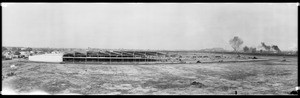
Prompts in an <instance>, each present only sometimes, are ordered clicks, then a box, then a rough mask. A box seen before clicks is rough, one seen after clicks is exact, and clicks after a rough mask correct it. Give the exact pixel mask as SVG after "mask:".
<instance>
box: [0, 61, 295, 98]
mask: <svg viewBox="0 0 300 98" xmlns="http://www.w3.org/2000/svg"><path fill="white" fill-rule="evenodd" d="M265 58H271V59H278V60H270V61H259V62H237V63H210V64H201V63H200V64H159V65H95V64H92V65H85V64H53V63H52V64H51V63H30V62H18V61H2V75H4V76H5V77H2V78H4V79H2V84H3V85H2V87H9V88H11V89H13V90H14V91H15V92H17V93H29V92H33V91H37V90H38V91H43V92H46V93H48V94H143V95H144V94H146V95H153V94H154V95H157V94H158V95H161V94H163V95H168V94H172V95H174V94H175V95H181V94H184V95H186V94H196V95H231V94H234V92H235V91H237V92H238V94H242V95H248V94H271V95H274V94H275V95H286V94H288V93H289V92H290V91H292V90H294V87H296V86H297V84H298V78H297V77H298V76H297V75H298V58H297V57H288V58H286V59H287V61H285V62H283V61H281V58H282V57H265ZM11 65H15V67H13V68H12V67H10V66H11ZM9 73H14V74H13V75H9V76H6V75H8V74H9Z"/></svg>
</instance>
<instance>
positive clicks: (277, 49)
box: [272, 45, 281, 52]
mask: <svg viewBox="0 0 300 98" xmlns="http://www.w3.org/2000/svg"><path fill="white" fill-rule="evenodd" d="M272 48H273V49H274V50H276V51H277V52H281V50H280V49H279V47H278V46H277V45H273V46H272Z"/></svg>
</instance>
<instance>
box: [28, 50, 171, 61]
mask: <svg viewBox="0 0 300 98" xmlns="http://www.w3.org/2000/svg"><path fill="white" fill-rule="evenodd" d="M166 56H167V55H166V54H164V53H160V52H152V51H87V52H71V53H61V54H43V55H34V56H29V60H30V61H36V62H63V63H115V62H118V63H120V62H164V61H166V58H165V57H166Z"/></svg>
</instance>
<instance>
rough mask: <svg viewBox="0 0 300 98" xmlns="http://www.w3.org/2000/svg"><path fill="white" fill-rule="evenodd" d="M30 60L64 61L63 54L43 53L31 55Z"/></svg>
mask: <svg viewBox="0 0 300 98" xmlns="http://www.w3.org/2000/svg"><path fill="white" fill-rule="evenodd" d="M28 59H29V60H30V61H37V62H63V54H42V55H34V56H29V58H28Z"/></svg>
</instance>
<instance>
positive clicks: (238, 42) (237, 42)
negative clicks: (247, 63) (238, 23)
mask: <svg viewBox="0 0 300 98" xmlns="http://www.w3.org/2000/svg"><path fill="white" fill-rule="evenodd" d="M229 43H230V45H231V47H232V48H233V50H234V51H235V52H237V51H238V50H239V48H240V46H241V45H242V44H243V43H244V42H243V40H242V39H240V38H239V37H238V36H234V38H233V39H231V40H229Z"/></svg>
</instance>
